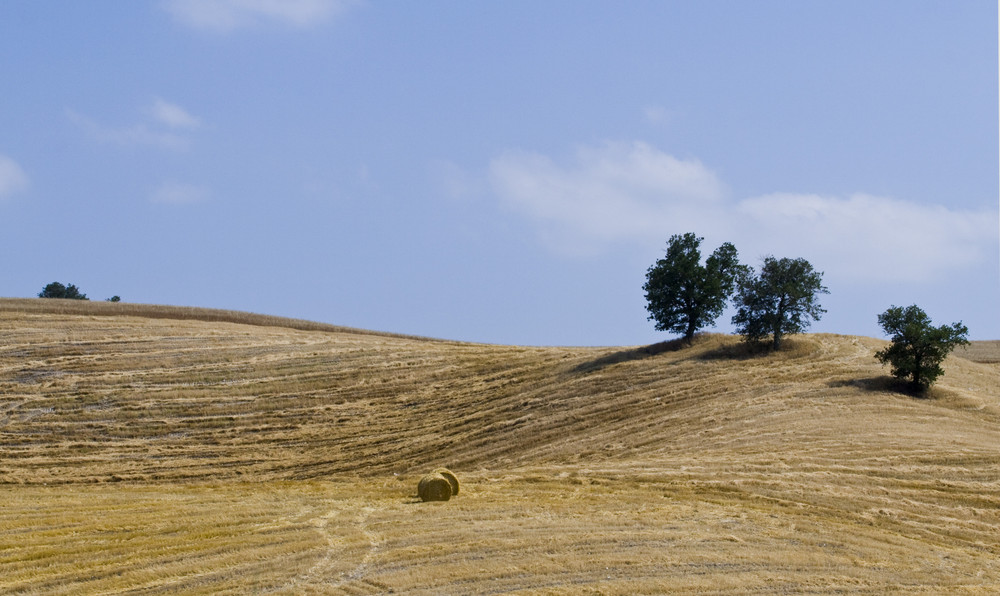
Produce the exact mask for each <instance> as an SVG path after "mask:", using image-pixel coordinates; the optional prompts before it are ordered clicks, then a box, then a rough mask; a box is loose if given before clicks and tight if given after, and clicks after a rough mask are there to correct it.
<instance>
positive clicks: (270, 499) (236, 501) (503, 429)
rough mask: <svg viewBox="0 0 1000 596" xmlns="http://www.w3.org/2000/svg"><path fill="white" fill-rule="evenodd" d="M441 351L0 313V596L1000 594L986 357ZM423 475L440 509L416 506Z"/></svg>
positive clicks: (804, 347) (160, 316)
mask: <svg viewBox="0 0 1000 596" xmlns="http://www.w3.org/2000/svg"><path fill="white" fill-rule="evenodd" d="M883 344H884V342H882V341H880V340H875V339H870V338H860V337H847V336H835V335H806V336H800V337H797V338H795V339H794V340H793V341H792V342H790V344H789V347H788V349H786V350H783V351H781V352H779V353H777V354H771V355H767V356H755V357H750V356H748V355H747V354H745V353H744V351H743V350H742V347H741V346H740V344H739V341H738V339H737V338H733V337H729V336H721V335H704V336H701V337H699V338H698V339H697V341H696V343H695V345H693V346H691V347H684V346H680V345H677V344H671V343H665V344H658V345H655V346H648V347H636V348H527V347H514V346H494V345H482V344H467V343H457V342H448V341H439V340H431V339H427V338H417V337H406V336H398V335H392V334H386V333H370V332H365V331H360V330H355V329H347V328H343V327H334V326H327V325H319V324H315V323H308V322H305V321H291V320H286V319H279V318H275V317H262V316H258V315H247V314H244V313H228V312H223V311H208V310H203V309H180V308H171V307H153V306H142V305H125V304H117V305H116V304H110V303H82V302H73V303H68V302H65V301H42V300H12V299H3V300H0V491H3V495H4V503H5V505H4V507H3V508H2V510H0V591H15V592H16V591H24V592H38V593H80V592H96V593H109V592H115V591H129V590H137V591H146V592H160V591H179V592H184V593H192V592H194V593H197V592H204V593H218V592H226V591H233V592H247V591H252V592H273V593H288V594H293V593H294V594H298V593H334V594H339V593H343V594H364V593H385V592H389V591H395V592H397V593H420V592H422V591H423V592H425V593H442V592H444V593H449V592H450V593H564V594H576V593H581V592H585V591H588V590H589V591H593V592H595V593H607V594H634V593H662V592H665V591H671V592H684V591H692V592H712V591H718V592H732V591H737V592H745V593H774V592H803V591H806V592H819V593H826V592H838V591H851V592H871V593H884V592H906V593H940V592H949V591H955V592H957V591H961V592H963V593H967V592H981V593H992V592H996V591H997V590H1000V563H998V561H1000V557H998V555H1000V538H998V537H997V532H996V527H997V526H998V524H1000V496H998V495H1000V370H998V368H997V364H996V363H997V362H1000V347H998V346H997V345H996V342H981V343H976V344H975V345H973V346H972V347H971V349H969V350H965V351H963V352H962V356H964V357H961V356H960V355H958V354H956V355H954V356H952V357H951V358H949V360H948V362H947V363H946V374H945V376H944V377H942V379H941V380H940V381H939V383H938V385H936V387H935V389H934V390H933V394H932V396H931V397H932V398H931V399H914V398H911V397H908V396H905V395H902V394H898V393H895V392H893V391H892V384H891V383H890V382H888V380H887V378H886V376H885V375H886V371H885V370H884V369H883V368H882V367H881V366H879V365H878V363H877V362H876V361H875V360H874V358H873V357H872V354H873V352H874V351H875V350H876V349H878V347H879V346H881V345H883ZM440 465H447V466H449V467H450V468H451V469H452V470H454V471H455V472H456V473H457V474H458V475H459V476H460V478H461V479H462V481H463V489H462V493H461V494H460V495H459V496H458V497H456V498H455V499H453V500H452V501H449V502H448V503H437V504H419V503H418V502H416V500H415V499H413V495H414V494H415V487H416V482H417V480H418V479H419V477H420V475H421V474H422V473H424V472H425V471H427V470H429V469H431V468H433V467H437V466H440Z"/></svg>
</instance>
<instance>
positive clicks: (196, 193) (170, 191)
mask: <svg viewBox="0 0 1000 596" xmlns="http://www.w3.org/2000/svg"><path fill="white" fill-rule="evenodd" d="M210 196H211V192H210V191H209V190H208V189H207V188H205V187H202V186H194V185H191V184H177V183H174V182H168V183H166V184H163V185H161V186H160V187H159V188H157V189H156V190H155V191H153V194H152V195H150V197H149V200H150V201H151V202H153V203H162V204H167V205H189V204H192V203H200V202H202V201H205V200H208V198H209V197H210Z"/></svg>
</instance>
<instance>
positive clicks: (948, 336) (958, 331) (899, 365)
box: [875, 304, 969, 393]
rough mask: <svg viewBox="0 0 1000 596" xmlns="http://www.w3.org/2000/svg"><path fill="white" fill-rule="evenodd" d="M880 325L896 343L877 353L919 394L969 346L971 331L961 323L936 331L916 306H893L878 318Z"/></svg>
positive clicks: (894, 374)
mask: <svg viewBox="0 0 1000 596" xmlns="http://www.w3.org/2000/svg"><path fill="white" fill-rule="evenodd" d="M878 323H879V325H881V326H882V329H883V330H884V331H885V332H886V334H888V335H890V336H891V341H892V343H891V344H889V346H888V347H886V348H885V349H883V350H879V351H878V352H876V353H875V357H876V358H877V359H878V360H879V362H881V363H882V364H883V365H885V364H889V365H890V366H891V367H892V376H894V377H896V378H897V379H900V380H903V381H907V382H908V384H909V387H910V389H911V390H912V391H914V392H915V393H924V392H926V391H927V389H928V388H930V386H931V384H933V383H934V381H935V380H937V378H938V377H939V376H941V375H942V374H944V369H942V368H941V363H942V362H944V359H945V358H946V357H947V356H948V354H949V353H950V352H951V351H952V350H954V349H955V347H956V346H959V345H967V344H968V343H969V340H968V338H967V336H968V333H969V329H968V328H967V327H966V326H965V325H963V324H962V323H961V322H958V323H952V324H951V325H941V326H940V327H934V326H933V325H931V319H930V317H928V316H927V313H925V312H924V311H923V310H922V309H921V308H919V307H918V306H917V305H916V304H914V305H911V306H907V307H906V308H903V307H901V306H892V307H890V308H889V309H888V310H886V311H885V312H884V313H882V314H880V315H879V316H878Z"/></svg>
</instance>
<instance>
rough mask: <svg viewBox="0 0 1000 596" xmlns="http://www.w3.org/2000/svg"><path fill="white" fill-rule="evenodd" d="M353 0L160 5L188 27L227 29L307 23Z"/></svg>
mask: <svg viewBox="0 0 1000 596" xmlns="http://www.w3.org/2000/svg"><path fill="white" fill-rule="evenodd" d="M354 3H355V2H354V1H353V0H167V1H166V2H165V3H164V8H166V10H167V11H168V12H169V13H170V14H171V15H172V16H173V17H174V19H175V20H176V21H178V22H179V23H181V24H183V25H187V26H189V27H194V28H196V29H203V30H208V31H216V32H221V33H225V32H229V31H233V30H236V29H242V28H245V27H251V26H254V25H257V24H261V23H266V22H279V23H284V24H287V25H291V26H294V27H308V26H312V25H315V24H318V23H321V22H323V21H326V20H328V19H330V18H332V17H333V16H336V15H337V14H339V13H341V12H343V11H344V10H346V9H347V8H349V7H350V6H351V5H352V4H354Z"/></svg>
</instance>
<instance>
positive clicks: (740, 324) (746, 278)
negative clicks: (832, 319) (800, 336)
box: [733, 256, 830, 350]
mask: <svg viewBox="0 0 1000 596" xmlns="http://www.w3.org/2000/svg"><path fill="white" fill-rule="evenodd" d="M829 293H830V291H829V290H827V289H826V287H825V286H823V273H822V272H820V271H816V270H814V269H813V266H812V265H811V264H809V261H806V260H805V259H787V258H783V259H776V258H774V257H772V256H768V257H765V258H764V264H763V266H762V267H761V270H760V275H759V276H758V275H756V274H755V272H754V270H753V268H747V269H746V270H744V271H743V272H742V274H741V275H740V277H739V279H738V280H737V283H736V296H735V298H734V299H733V304H734V306H736V314H735V315H734V316H733V325H735V326H736V331H737V333H739V334H740V335H742V336H743V338H744V339H745V340H746V341H747V342H748V343H761V342H763V340H764V338H766V337H768V336H770V338H771V349H774V350H777V349H778V348H779V347H780V346H781V340H782V339H783V338H784V337H785V336H786V335H792V334H794V333H802V332H803V331H805V330H806V329H808V327H809V325H810V324H811V321H813V320H815V321H818V320H819V319H820V317H821V316H822V315H823V313H825V312H826V310H824V309H823V308H822V307H821V306H820V305H819V301H818V300H817V295H818V294H829Z"/></svg>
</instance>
